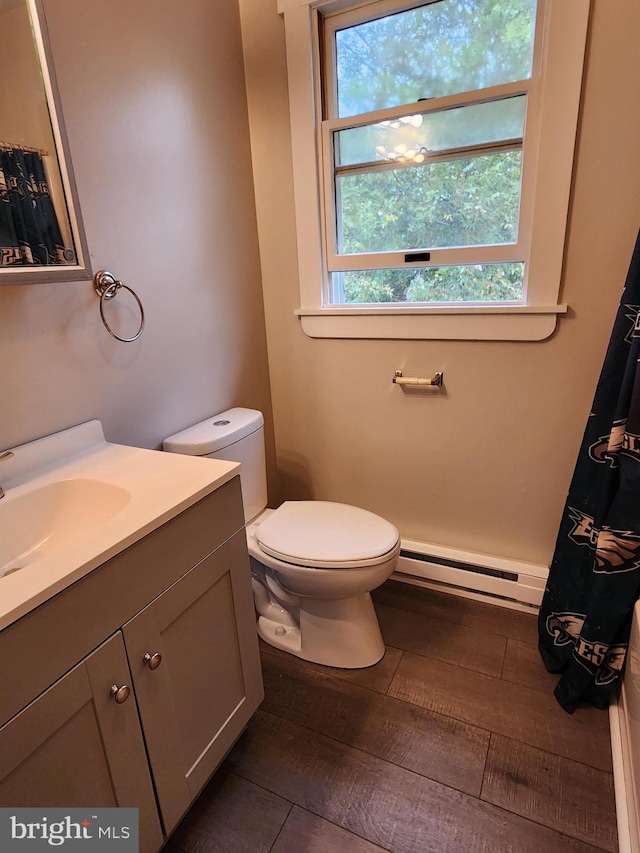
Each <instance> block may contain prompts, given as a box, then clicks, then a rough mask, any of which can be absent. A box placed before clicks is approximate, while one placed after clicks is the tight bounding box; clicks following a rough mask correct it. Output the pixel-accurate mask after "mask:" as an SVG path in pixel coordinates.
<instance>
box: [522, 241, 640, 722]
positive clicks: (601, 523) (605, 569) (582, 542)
mask: <svg viewBox="0 0 640 853" xmlns="http://www.w3.org/2000/svg"><path fill="white" fill-rule="evenodd" d="M639 312H640V234H639V235H638V239H637V241H636V245H635V250H634V253H633V257H632V260H631V266H630V268H629V274H628V276H627V280H626V284H625V288H624V291H623V294H622V299H621V302H620V306H619V308H618V313H617V315H616V319H615V323H614V327H613V332H612V335H611V339H610V341H609V347H608V350H607V354H606V356H605V361H604V365H603V368H602V372H601V374H600V379H599V382H598V385H597V388H596V393H595V397H594V401H593V406H592V411H591V414H590V416H589V419H588V421H587V426H586V430H585V433H584V437H583V440H582V446H581V448H580V452H579V455H578V460H577V463H576V467H575V471H574V474H573V479H572V481H571V486H570V488H569V494H568V496H567V502H566V504H565V508H564V512H563V516H562V520H561V523H560V530H559V533H558V539H557V542H556V549H555V553H554V556H553V561H552V563H551V568H550V572H549V580H548V583H547V588H546V590H545V594H544V598H543V601H542V606H541V609H540V615H539V621H538V631H539V647H540V653H541V655H542V659H543V661H544V663H545V665H546V667H547V669H548V670H549V672H557V673H560V672H561V673H563V674H562V677H561V678H560V681H559V682H558V685H557V686H556V689H555V691H554V693H555V696H556V699H557V700H558V702H559V703H560V705H561V706H562V707H563V708H564V709H565V710H566V711H568V712H569V713H572V712H573V711H574V710H575V708H576V706H577V705H578V704H579V703H580V702H590V703H592V704H593V705H596V706H598V707H599V708H606V707H607V705H608V704H609V698H610V695H611V693H612V691H613V689H614V687H615V686H616V684H617V683H618V681H619V679H620V676H621V672H622V667H623V664H624V660H625V654H626V651H627V644H628V639H629V632H630V628H631V618H632V615H633V606H634V603H635V601H636V598H637V597H638V594H639V593H640V370H638V369H637V362H638V358H639V357H640V319H639V316H640V315H639Z"/></svg>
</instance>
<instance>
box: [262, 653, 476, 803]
mask: <svg viewBox="0 0 640 853" xmlns="http://www.w3.org/2000/svg"><path fill="white" fill-rule="evenodd" d="M262 668H263V674H264V684H265V700H264V703H263V705H262V708H263V709H264V710H265V711H269V712H270V713H272V714H276V715H277V716H279V717H283V718H284V719H286V720H290V721H291V722H294V723H299V724H301V725H305V726H307V727H308V728H310V729H313V730H314V731H317V732H319V733H320V734H325V735H327V736H328V737H331V738H334V739H335V740H339V741H342V743H345V744H347V745H348V746H354V747H357V748H358V749H361V750H363V751H364V752H368V753H370V754H371V755H375V756H377V757H378V758H383V759H385V760H386V761H390V762H393V763H394V764H398V765H400V766H401V767H405V768H407V769H408V770H413V771H415V772H416V773H420V774H422V775H423V776H426V777H428V778H429V779H434V780H436V781H438V782H442V783H444V784H445V785H450V786H451V787H453V788H458V789H459V790H461V791H466V792H467V793H469V794H473V795H475V796H479V795H480V789H481V786H482V777H483V773H484V766H485V760H486V756H487V749H488V746H489V733H488V732H486V731H483V730H482V729H478V728H476V727H474V726H470V725H467V724H466V723H460V722H458V720H454V719H452V718H451V717H443V716H441V715H439V714H434V713H432V712H430V711H426V710H424V709H422V708H417V707H416V706H413V705H409V704H408V703H406V702H401V701H399V700H398V699H394V698H392V697H390V696H381V695H379V694H377V693H374V692H373V691H371V690H367V689H365V688H362V687H358V686H357V685H354V684H348V683H345V682H343V681H340V680H338V679H336V678H332V677H331V676H327V675H323V674H321V673H319V672H317V671H316V670H310V669H309V668H308V667H307V666H306V664H305V663H304V662H302V661H299V660H298V659H297V658H295V657H292V656H291V655H287V656H285V657H276V656H272V655H270V654H269V653H268V652H263V655H262Z"/></svg>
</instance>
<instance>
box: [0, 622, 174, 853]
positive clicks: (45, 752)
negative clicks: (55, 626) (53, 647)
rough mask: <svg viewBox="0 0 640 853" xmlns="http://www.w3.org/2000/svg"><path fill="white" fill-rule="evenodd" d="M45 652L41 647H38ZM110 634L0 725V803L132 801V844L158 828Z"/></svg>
mask: <svg viewBox="0 0 640 853" xmlns="http://www.w3.org/2000/svg"><path fill="white" fill-rule="evenodd" d="M43 653H44V654H46V649H45V650H43ZM113 684H116V685H117V686H118V687H121V686H123V685H128V686H130V685H131V674H130V672H129V667H128V665H127V658H126V654H125V650H124V644H123V642H122V634H120V633H118V634H116V635H115V636H113V637H112V638H111V639H110V640H108V641H107V642H106V643H104V644H103V645H102V646H100V647H99V648H98V649H97V650H96V651H95V652H94V653H93V654H91V655H89V657H87V658H86V659H85V660H84V661H82V662H81V663H80V664H78V665H77V666H76V667H74V669H72V670H71V671H70V672H69V673H67V675H65V676H64V677H63V678H61V679H60V680H59V681H57V682H56V683H55V684H54V685H53V686H52V687H50V688H49V689H48V690H46V691H45V692H44V693H43V694H42V695H41V696H39V697H38V698H37V699H36V700H34V701H33V702H32V703H31V704H30V705H27V707H26V708H25V709H24V710H23V711H21V712H20V713H19V714H17V715H16V716H15V717H13V719H11V720H10V721H9V722H8V723H6V724H5V725H4V726H3V727H2V728H0V806H3V807H7V806H11V807H16V808H20V807H26V806H49V807H60V808H76V807H79V808H82V807H116V806H129V807H137V808H139V810H140V850H141V851H142V852H143V853H155V851H156V850H158V849H159V848H160V846H161V845H162V841H163V838H162V832H161V829H160V823H159V820H158V812H157V806H156V803H155V798H154V794H153V787H152V784H151V778H150V774H149V766H148V763H147V759H146V755H145V749H144V742H143V739H142V733H141V731H140V722H139V720H138V714H137V709H136V702H135V698H134V695H133V691H131V693H130V695H129V697H128V699H127V700H126V701H124V702H122V703H121V704H118V703H116V701H115V699H114V698H113V696H112V695H111V692H110V691H111V686H112V685H113Z"/></svg>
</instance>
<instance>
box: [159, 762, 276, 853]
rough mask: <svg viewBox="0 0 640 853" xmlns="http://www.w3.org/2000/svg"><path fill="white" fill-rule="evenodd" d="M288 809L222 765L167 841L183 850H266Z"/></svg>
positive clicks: (219, 852)
mask: <svg viewBox="0 0 640 853" xmlns="http://www.w3.org/2000/svg"><path fill="white" fill-rule="evenodd" d="M290 811H291V803H290V802H287V801H286V800H283V799H282V798H281V797H279V796H277V794H273V793H271V792H270V791H266V790H265V789H264V788H259V787H258V786H257V785H254V784H253V783H251V782H249V781H247V780H246V779H242V778H241V777H239V776H236V775H235V774H233V773H230V772H229V769H228V767H226V766H225V765H223V766H222V767H221V768H220V769H219V770H218V772H217V773H216V775H215V776H214V777H213V779H212V780H211V781H210V782H209V784H208V785H207V786H206V787H205V788H204V790H203V791H202V793H201V794H200V796H199V797H198V799H197V800H196V802H195V803H194V805H193V806H192V807H191V809H190V810H189V811H188V812H187V814H186V815H185V817H184V819H183V820H182V823H180V824H179V826H178V828H177V829H176V831H175V832H174V833H173V835H172V836H171V841H170V843H171V844H172V845H173V846H174V848H176V849H178V850H181V851H183V853H213V851H215V853H240V851H247V853H249V851H251V853H268V851H269V850H271V847H272V845H273V843H274V841H275V840H276V838H277V836H278V833H279V832H280V829H281V828H282V826H283V824H284V822H285V820H286V819H287V816H288V814H289V812H290ZM164 850H167V848H166V847H165V848H164Z"/></svg>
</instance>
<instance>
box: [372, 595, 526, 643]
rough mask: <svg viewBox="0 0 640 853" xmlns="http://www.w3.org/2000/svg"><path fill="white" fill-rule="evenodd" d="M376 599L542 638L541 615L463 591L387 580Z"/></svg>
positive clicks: (492, 630) (483, 627) (474, 625)
mask: <svg viewBox="0 0 640 853" xmlns="http://www.w3.org/2000/svg"><path fill="white" fill-rule="evenodd" d="M371 597H372V598H373V600H374V603H380V604H386V605H388V606H389V607H398V608H400V609H401V610H407V611H409V612H410V613H421V614H423V615H424V616H429V617H431V618H433V619H441V620H443V621H444V622H451V623H453V624H455V625H466V626H467V627H469V628H473V629H475V630H477V631H488V632H489V633H490V634H500V636H502V637H513V638H514V639H516V640H524V642H528V643H534V644H536V643H537V642H538V628H537V624H538V622H537V616H536V614H535V613H523V612H522V611H520V610H513V609H511V608H509V607H500V606H499V605H497V604H486V603H485V602H484V601H476V600H474V599H471V598H463V597H462V596H460V595H448V594H447V593H445V592H437V591H436V590H433V589H425V588H423V587H419V586H414V585H413V584H407V583H399V582H398V581H387V583H385V584H383V585H382V586H381V587H378V589H376V590H374V591H373V593H372V594H371Z"/></svg>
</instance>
